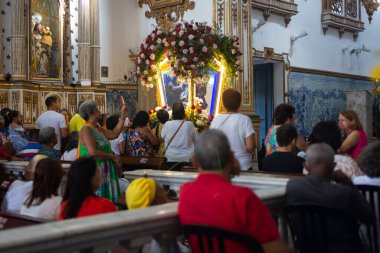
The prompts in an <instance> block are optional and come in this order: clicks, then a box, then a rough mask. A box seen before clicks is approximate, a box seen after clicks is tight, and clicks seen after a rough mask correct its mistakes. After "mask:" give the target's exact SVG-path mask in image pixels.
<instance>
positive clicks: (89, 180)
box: [59, 157, 116, 220]
mask: <svg viewBox="0 0 380 253" xmlns="http://www.w3.org/2000/svg"><path fill="white" fill-rule="evenodd" d="M102 182H103V179H102V173H101V172H100V170H99V169H98V166H97V164H96V160H95V159H94V158H93V157H82V158H79V159H78V160H76V161H75V162H74V163H73V164H72V165H71V168H70V170H69V173H68V178H67V186H66V192H65V195H64V197H63V202H62V205H61V210H60V213H59V219H60V220H64V219H70V218H75V217H84V216H89V215H96V214H102V213H109V212H114V211H116V207H115V205H114V204H113V203H112V202H111V201H109V200H108V199H105V198H100V197H98V196H96V194H95V191H96V190H97V189H98V188H99V187H100V185H101V184H102Z"/></svg>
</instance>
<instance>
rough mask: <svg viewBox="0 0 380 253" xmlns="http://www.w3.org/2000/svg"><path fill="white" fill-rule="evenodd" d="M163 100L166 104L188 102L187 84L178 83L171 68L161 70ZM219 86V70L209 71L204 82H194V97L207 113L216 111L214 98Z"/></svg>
mask: <svg viewBox="0 0 380 253" xmlns="http://www.w3.org/2000/svg"><path fill="white" fill-rule="evenodd" d="M162 83H163V85H162V86H163V94H164V102H165V104H166V105H168V106H170V107H171V106H172V105H173V104H174V103H175V102H179V101H181V102H183V103H184V104H185V105H186V104H187V103H188V101H189V100H188V98H189V85H188V83H186V82H185V83H180V82H178V80H177V77H176V76H175V75H174V74H173V72H172V70H171V69H168V70H167V71H164V72H162ZM220 88H221V87H219V72H218V71H212V72H210V73H209V80H208V82H207V83H205V84H195V97H197V98H198V99H199V101H200V103H201V107H202V108H203V109H204V110H207V112H208V113H210V114H214V113H215V111H216V108H215V107H216V103H215V102H216V99H217V93H218V90H219V89H220Z"/></svg>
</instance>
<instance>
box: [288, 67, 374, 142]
mask: <svg viewBox="0 0 380 253" xmlns="http://www.w3.org/2000/svg"><path fill="white" fill-rule="evenodd" d="M373 85H374V84H373V82H371V81H363V80H354V79H349V78H342V77H332V76H324V75H317V74H310V73H300V72H292V73H290V76H289V100H290V103H291V104H292V105H293V106H294V107H295V109H296V118H297V125H296V127H297V130H298V131H299V132H300V133H301V134H302V135H303V136H305V137H308V136H309V135H310V133H311V131H312V129H313V127H314V125H315V124H317V123H318V122H319V121H322V120H337V119H338V116H339V112H340V111H342V110H345V109H346V103H347V97H346V91H349V90H368V91H369V92H370V91H371V88H372V87H373Z"/></svg>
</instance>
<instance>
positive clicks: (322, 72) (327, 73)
mask: <svg viewBox="0 0 380 253" xmlns="http://www.w3.org/2000/svg"><path fill="white" fill-rule="evenodd" d="M290 71H291V72H299V73H308V74H315V75H322V76H332V77H340V78H348V79H353V80H361V81H372V79H371V77H368V76H359V75H352V74H345V73H338V72H331V71H325V70H317V69H307V68H299V67H290Z"/></svg>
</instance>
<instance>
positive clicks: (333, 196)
mask: <svg viewBox="0 0 380 253" xmlns="http://www.w3.org/2000/svg"><path fill="white" fill-rule="evenodd" d="M305 158H306V161H305V167H306V169H307V170H308V172H309V174H308V175H307V176H306V177H303V178H295V179H291V180H289V181H288V184H287V186H286V202H287V204H288V205H291V204H305V205H317V206H322V207H327V208H332V209H335V210H339V211H341V212H342V214H344V213H345V214H348V215H351V216H352V217H353V218H354V219H355V220H359V221H361V222H363V223H366V224H369V223H372V222H374V221H375V217H374V214H373V212H372V209H371V206H370V205H369V204H368V203H367V201H366V200H365V199H364V198H363V197H362V196H361V195H360V194H359V192H358V191H357V190H356V189H355V188H354V187H352V186H351V185H343V184H339V183H337V182H335V183H333V182H332V179H333V176H334V175H333V173H334V172H333V171H334V167H335V163H334V151H333V149H332V148H331V147H330V146H329V145H327V144H325V143H319V144H314V145H312V146H310V147H309V148H308V149H307V151H306V156H305ZM341 176H342V175H340V177H341ZM330 225H331V224H330V223H329V225H328V226H329V227H328V231H329V234H330V236H331V235H332V237H334V238H332V240H334V241H335V243H334V248H335V249H336V250H334V252H346V253H347V252H357V251H355V250H354V249H352V248H350V244H349V243H348V240H347V238H345V234H346V233H347V231H345V230H344V228H345V226H344V224H341V223H339V221H334V224H333V225H331V226H330ZM330 238H331V237H330ZM344 240H346V241H344ZM357 240H358V241H359V237H357Z"/></svg>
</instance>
